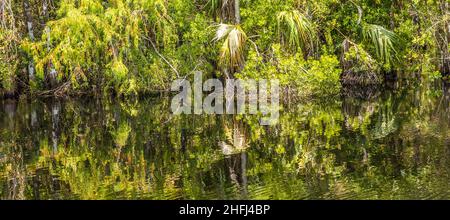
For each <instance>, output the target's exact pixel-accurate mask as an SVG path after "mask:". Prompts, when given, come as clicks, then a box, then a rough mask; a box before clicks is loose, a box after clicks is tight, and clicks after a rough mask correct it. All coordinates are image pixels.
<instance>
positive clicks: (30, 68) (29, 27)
mask: <svg viewBox="0 0 450 220" xmlns="http://www.w3.org/2000/svg"><path fill="white" fill-rule="evenodd" d="M23 11H24V13H25V23H26V25H27V30H28V37H29V38H30V40H31V41H34V33H33V18H32V17H31V8H30V2H29V1H28V0H23ZM28 76H29V80H30V81H32V80H33V79H34V61H33V59H32V58H31V59H30V60H29V61H28Z"/></svg>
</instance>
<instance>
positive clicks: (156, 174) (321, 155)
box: [0, 83, 450, 199]
mask: <svg viewBox="0 0 450 220" xmlns="http://www.w3.org/2000/svg"><path fill="white" fill-rule="evenodd" d="M449 103H450V92H449V89H448V87H445V86H443V85H441V84H440V83H436V84H433V85H425V86H419V85H415V84H408V85H393V86H391V87H389V88H383V89H379V90H374V91H369V90H363V91H361V92H360V93H355V92H352V94H349V93H348V91H343V94H342V96H341V97H337V98H330V100H309V101H308V102H294V101H291V102H289V103H288V104H286V105H284V109H283V110H282V112H281V115H280V123H279V124H278V125H277V126H274V127H264V126H260V125H259V123H258V118H257V117H253V116H237V117H233V116H212V115H203V116H176V117H174V116H172V115H171V113H170V98H169V97H166V96H160V97H152V98H145V99H141V100H136V101H128V102H123V101H122V102H120V101H111V100H109V101H108V100H97V99H83V100H73V99H60V100H56V99H51V100H48V99H39V100H34V101H29V100H19V101H12V100H3V101H0V198H1V199H450V130H449V125H450V107H449Z"/></svg>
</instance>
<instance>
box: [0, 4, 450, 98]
mask: <svg viewBox="0 0 450 220" xmlns="http://www.w3.org/2000/svg"><path fill="white" fill-rule="evenodd" d="M50 2H51V7H46V9H45V10H47V9H48V12H47V13H44V11H45V10H44V6H42V5H41V4H31V6H29V8H28V9H29V10H27V11H28V12H30V13H31V15H30V18H31V21H32V24H31V29H32V32H34V36H35V38H36V39H31V38H29V37H27V36H28V35H29V33H28V24H27V21H28V20H29V19H30V18H27V15H25V16H18V15H24V14H27V13H24V12H25V11H24V10H25V9H24V8H23V5H18V4H20V3H19V2H16V1H10V0H5V7H3V8H2V9H1V10H3V11H2V12H1V14H2V15H4V16H3V17H2V20H1V22H0V23H1V29H0V32H1V33H0V37H1V40H2V43H1V47H2V50H3V51H2V53H1V56H0V57H1V58H0V68H1V72H0V83H1V85H2V88H1V89H2V90H8V91H11V90H15V89H16V88H18V86H17V85H19V84H21V85H22V84H23V86H20V88H26V89H24V91H17V92H18V93H25V92H28V91H30V92H31V93H33V94H46V95H48V94H52V93H53V94H54V95H60V94H67V95H70V94H77V93H98V92H100V91H103V94H105V95H106V94H110V93H114V94H119V95H124V96H128V95H129V96H134V95H137V94H141V93H149V92H154V91H167V90H168V89H169V85H170V82H171V81H172V80H174V79H175V78H180V77H185V76H186V75H189V74H190V73H192V71H193V70H200V71H203V72H204V73H205V74H209V75H210V76H216V77H217V76H218V74H217V72H219V71H222V73H226V74H234V73H239V72H240V71H241V70H243V69H247V70H249V69H255V70H252V71H256V70H257V71H260V70H261V71H262V70H264V71H269V73H270V74H269V73H268V74H260V75H272V76H276V77H277V78H284V79H283V80H285V81H295V80H296V77H297V76H298V75H301V74H299V73H298V72H299V69H296V68H292V66H295V65H297V66H302V67H303V68H306V66H308V65H306V64H305V62H306V61H304V60H301V59H300V58H301V57H303V58H304V59H311V60H317V61H319V63H321V62H320V60H321V59H322V58H321V56H322V55H323V56H332V55H335V56H337V57H341V59H340V60H339V61H340V62H341V63H340V68H341V69H342V72H343V73H344V74H342V76H343V77H342V79H341V81H343V82H345V81H347V82H348V80H347V78H345V77H350V78H352V79H356V78H358V79H360V82H362V84H378V83H380V82H381V81H380V79H381V78H382V77H383V75H382V74H383V73H387V72H398V73H399V74H403V72H405V73H411V72H412V73H414V74H407V75H405V76H404V77H407V78H415V77H412V75H414V76H418V75H421V76H424V77H425V78H430V79H435V78H437V76H438V74H435V73H436V71H439V70H440V71H441V76H443V77H445V76H446V75H448V73H447V72H448V71H446V69H447V66H448V67H450V64H448V59H446V57H448V54H449V52H448V51H449V50H448V48H449V46H448V41H447V42H446V40H445V39H447V40H448V39H450V36H449V33H448V32H446V31H445V30H446V27H448V23H449V20H450V19H449V18H448V10H449V9H448V8H447V7H444V6H445V5H444V6H442V5H441V2H439V1H429V2H427V4H425V3H423V2H420V1H412V2H404V1H388V0H379V1H370V0H361V1H342V0H320V1H305V0H270V1H267V0H251V1H249V0H241V1H240V10H239V11H240V12H241V13H240V17H241V22H240V24H238V25H234V24H233V23H234V22H235V21H234V19H235V12H237V10H236V9H235V8H234V7H235V4H234V3H235V2H234V1H233V0H226V1H225V0H200V1H184V0H171V1H165V0H105V1H103V0H76V1H75V0H58V1H50ZM37 21H39V22H37ZM37 23H41V24H42V25H38V24H37ZM217 23H219V24H217ZM375 24H377V25H375ZM211 27H217V30H215V29H214V28H211ZM211 39H214V40H212V41H211ZM345 41H351V42H354V43H352V44H351V45H348V47H346V48H342V46H343V45H342V44H341V42H345ZM277 44H280V45H281V46H282V48H283V49H284V51H283V53H287V54H283V57H284V58H283V59H284V60H294V61H292V62H299V64H294V65H292V64H291V63H290V62H278V61H279V60H280V57H281V56H279V55H277V54H276V53H275V52H276V51H275V50H273V48H274V46H275V45H277ZM217 45H220V46H217ZM280 53H281V52H280ZM299 54H300V55H299ZM255 60H257V62H256V61H255ZM308 62H313V61H309V60H308ZM28 64H34V65H35V70H36V74H35V75H36V76H35V77H31V75H33V74H25V73H24V72H25V71H27V70H26V66H28ZM284 64H286V65H287V66H285V67H283V66H282V65H284ZM248 65H249V67H248V68H247V66H248ZM320 65H322V64H320ZM327 67H328V66H327V65H324V66H323V67H322V68H323V69H326V68H327ZM288 69H289V71H292V72H291V73H287V72H285V70H288ZM279 70H280V71H279ZM400 70H404V71H400ZM301 71H303V70H301ZM301 71H300V72H301ZM449 71H450V70H449ZM248 72H249V71H247V73H248ZM250 75H255V74H250ZM331 75H334V74H331ZM28 76H30V77H28ZM229 77H232V76H229ZM330 80H331V81H334V78H332V79H330ZM357 81H358V80H354V81H352V84H354V83H357ZM322 88H325V87H322ZM332 91H335V90H334V89H333V90H332Z"/></svg>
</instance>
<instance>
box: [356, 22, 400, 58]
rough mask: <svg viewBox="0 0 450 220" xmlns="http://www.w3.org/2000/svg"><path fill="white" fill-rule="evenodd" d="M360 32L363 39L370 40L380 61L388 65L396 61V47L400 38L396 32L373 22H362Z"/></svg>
mask: <svg viewBox="0 0 450 220" xmlns="http://www.w3.org/2000/svg"><path fill="white" fill-rule="evenodd" d="M362 34H363V37H364V39H366V40H370V41H371V42H372V45H373V47H374V48H375V52H376V55H377V58H378V59H379V60H380V62H382V63H383V64H388V65H389V64H394V63H395V62H397V61H398V56H397V49H396V48H398V45H399V44H400V40H399V38H398V37H397V35H396V34H394V33H393V32H392V31H388V30H386V29H385V28H383V27H381V26H379V25H373V24H364V25H363V28H362Z"/></svg>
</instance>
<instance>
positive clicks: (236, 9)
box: [234, 0, 241, 24]
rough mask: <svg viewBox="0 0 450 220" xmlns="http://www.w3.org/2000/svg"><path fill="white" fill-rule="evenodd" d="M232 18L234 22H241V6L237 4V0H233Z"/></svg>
mask: <svg viewBox="0 0 450 220" xmlns="http://www.w3.org/2000/svg"><path fill="white" fill-rule="evenodd" d="M234 20H235V23H236V24H240V23H241V8H240V6H239V0H234Z"/></svg>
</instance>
